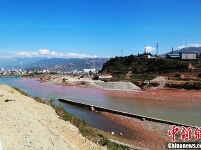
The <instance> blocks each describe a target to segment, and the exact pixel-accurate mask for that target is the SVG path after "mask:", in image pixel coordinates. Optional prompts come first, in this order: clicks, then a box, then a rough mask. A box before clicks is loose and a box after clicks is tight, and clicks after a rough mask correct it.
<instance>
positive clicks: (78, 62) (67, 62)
mask: <svg viewBox="0 0 201 150" xmlns="http://www.w3.org/2000/svg"><path fill="white" fill-rule="evenodd" d="M107 60H109V59H108V58H83V59H79V58H68V59H67V58H49V59H44V60H40V61H37V62H35V63H32V64H30V65H27V66H26V68H29V69H30V68H46V69H50V70H52V71H72V70H76V69H77V70H79V71H83V70H84V69H89V68H96V70H101V69H102V66H103V64H104V63H105V62H106V61H107Z"/></svg>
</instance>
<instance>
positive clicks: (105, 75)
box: [98, 74, 112, 79]
mask: <svg viewBox="0 0 201 150" xmlns="http://www.w3.org/2000/svg"><path fill="white" fill-rule="evenodd" d="M98 77H99V79H110V78H112V75H111V74H100V75H98Z"/></svg>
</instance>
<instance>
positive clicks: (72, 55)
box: [65, 53, 98, 58]
mask: <svg viewBox="0 0 201 150" xmlns="http://www.w3.org/2000/svg"><path fill="white" fill-rule="evenodd" d="M65 56H66V57H68V58H87V57H88V58H96V57H98V56H96V55H94V56H90V55H85V54H78V53H67V54H66V55H65Z"/></svg>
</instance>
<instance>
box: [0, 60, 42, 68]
mask: <svg viewBox="0 0 201 150" xmlns="http://www.w3.org/2000/svg"><path fill="white" fill-rule="evenodd" d="M43 59H45V58H39V57H34V58H12V59H0V68H7V69H13V68H15V69H19V68H21V69H24V68H26V67H27V65H29V64H33V63H35V62H38V61H40V60H43Z"/></svg>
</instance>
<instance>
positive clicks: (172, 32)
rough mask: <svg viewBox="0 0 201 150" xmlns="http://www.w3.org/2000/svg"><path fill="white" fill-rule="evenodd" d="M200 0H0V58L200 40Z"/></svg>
mask: <svg viewBox="0 0 201 150" xmlns="http://www.w3.org/2000/svg"><path fill="white" fill-rule="evenodd" d="M200 17H201V0H32V1H30V0H0V59H7V58H13V57H62V58H84V57H115V56H121V55H123V56H128V55H131V54H134V55H135V54H138V53H143V52H144V47H145V46H146V50H147V51H148V52H151V53H153V54H155V53H156V48H155V47H156V43H158V53H159V54H163V53H166V52H168V51H171V49H172V47H174V49H181V48H183V47H189V46H196V47H198V46H201V19H200Z"/></svg>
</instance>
